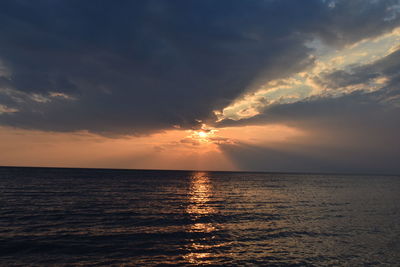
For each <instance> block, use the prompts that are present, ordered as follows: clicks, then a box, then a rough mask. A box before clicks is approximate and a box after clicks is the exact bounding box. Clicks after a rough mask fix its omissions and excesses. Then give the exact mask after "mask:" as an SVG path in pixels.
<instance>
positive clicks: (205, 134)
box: [196, 131, 208, 138]
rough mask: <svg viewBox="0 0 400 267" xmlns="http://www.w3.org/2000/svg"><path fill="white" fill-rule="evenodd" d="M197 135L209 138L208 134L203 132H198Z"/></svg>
mask: <svg viewBox="0 0 400 267" xmlns="http://www.w3.org/2000/svg"><path fill="white" fill-rule="evenodd" d="M196 134H197V135H198V136H199V137H201V138H207V137H208V133H206V132H203V131H198V132H196Z"/></svg>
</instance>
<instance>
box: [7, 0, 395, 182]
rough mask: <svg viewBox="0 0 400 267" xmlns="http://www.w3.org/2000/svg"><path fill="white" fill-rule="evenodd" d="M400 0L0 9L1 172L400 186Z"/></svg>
mask: <svg viewBox="0 0 400 267" xmlns="http://www.w3.org/2000/svg"><path fill="white" fill-rule="evenodd" d="M399 137H400V0H382V1H380V0H343V1H340V0H307V1H295V0H292V1H284V0H281V1H278V0H249V1H242V0H218V1H215V0H192V1H187V0H169V1H165V0H163V1H161V0H147V1H124V0H121V1H110V0H109V1H102V0H98V1H94V0H89V1H80V0H51V1H50V0H37V1H30V0H26V1H25V0H5V1H1V2H0V165H3V166H56V167H95V168H136V169H195V170H232V171H237V170H249V171H271V172H273V171H280V172H351V173H357V172H361V173H397V174H398V173H400V164H399V160H398V159H399V158H400V138H399Z"/></svg>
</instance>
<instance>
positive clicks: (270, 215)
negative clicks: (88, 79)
mask: <svg viewBox="0 0 400 267" xmlns="http://www.w3.org/2000/svg"><path fill="white" fill-rule="evenodd" d="M0 203H1V205H0V264H1V265H2V266H112V265H114V266H119V265H125V266H156V265H169V264H171V265H182V266H185V265H186V266H192V265H193V266H195V265H214V266H215V265H230V266H235V265H240V266H252V265H262V266H400V177H399V176H357V175H317V174H283V173H282V174H270V173H244V172H243V173H239V172H236V173H235V172H188V171H128V170H96V169H51V168H0Z"/></svg>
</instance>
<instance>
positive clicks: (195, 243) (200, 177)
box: [184, 172, 218, 264]
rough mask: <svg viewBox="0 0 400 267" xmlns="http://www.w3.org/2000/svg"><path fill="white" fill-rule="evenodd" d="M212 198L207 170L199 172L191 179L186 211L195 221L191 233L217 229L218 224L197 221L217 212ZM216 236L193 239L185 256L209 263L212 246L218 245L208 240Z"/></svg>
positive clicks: (193, 262) (187, 258) (188, 258)
mask: <svg viewBox="0 0 400 267" xmlns="http://www.w3.org/2000/svg"><path fill="white" fill-rule="evenodd" d="M211 198H212V184H211V182H210V178H209V176H208V173H207V172H197V173H195V174H194V175H193V176H192V177H191V180H190V189H189V198H188V202H189V204H188V206H187V209H186V212H187V213H188V214H189V215H190V216H191V217H192V218H193V220H194V221H195V223H192V224H191V225H190V228H189V230H188V231H189V232H191V233H208V234H210V235H212V232H214V231H215V230H216V225H215V224H214V223H212V222H197V220H199V219H202V218H204V217H205V216H209V215H212V214H214V213H216V209H215V207H213V206H212V205H210V203H209V202H210V201H211ZM213 238H214V236H210V237H207V238H202V239H196V240H195V239H193V240H192V243H191V244H190V246H189V250H190V251H191V252H190V253H188V254H187V255H186V256H185V257H184V258H185V259H186V260H187V261H189V262H190V263H192V264H209V263H210V261H209V259H210V257H212V256H213V254H212V253H210V252H208V251H211V250H212V248H214V247H216V246H218V244H215V243H214V242H212V244H209V243H208V242H207V241H209V240H211V239H213Z"/></svg>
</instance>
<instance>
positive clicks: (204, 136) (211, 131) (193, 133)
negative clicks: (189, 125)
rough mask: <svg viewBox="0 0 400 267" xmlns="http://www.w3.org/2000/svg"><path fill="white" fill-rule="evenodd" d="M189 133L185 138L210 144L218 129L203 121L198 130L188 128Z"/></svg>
mask: <svg viewBox="0 0 400 267" xmlns="http://www.w3.org/2000/svg"><path fill="white" fill-rule="evenodd" d="M188 132H189V133H190V134H189V136H187V138H189V139H191V140H193V141H194V142H197V143H199V144H211V143H213V141H214V139H215V138H216V137H217V135H216V133H217V132H218V130H217V129H216V128H213V127H211V126H208V125H207V124H205V123H203V124H202V125H201V128H200V129H199V130H189V131H188Z"/></svg>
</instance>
